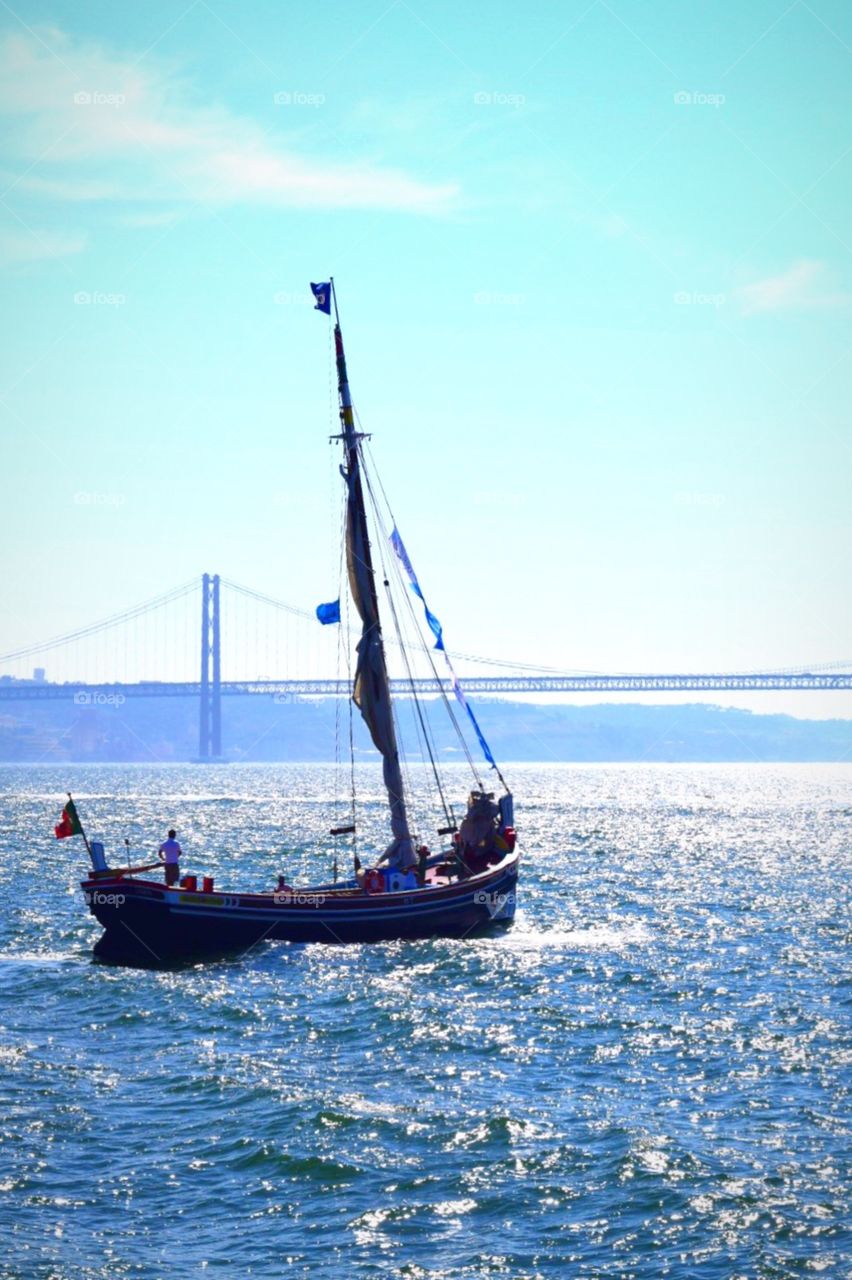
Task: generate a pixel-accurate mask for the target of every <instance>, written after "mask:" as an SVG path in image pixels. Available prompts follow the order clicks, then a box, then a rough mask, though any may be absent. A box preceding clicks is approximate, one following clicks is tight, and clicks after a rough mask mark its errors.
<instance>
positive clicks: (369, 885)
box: [364, 867, 385, 893]
mask: <svg viewBox="0 0 852 1280" xmlns="http://www.w3.org/2000/svg"><path fill="white" fill-rule="evenodd" d="M384 888H385V878H384V876H383V875H382V873H381V871H379V870H378V869H377V868H376V867H372V868H371V869H370V870H369V871H368V872H367V873H366V875H365V876H364V892H365V893H383V892H384Z"/></svg>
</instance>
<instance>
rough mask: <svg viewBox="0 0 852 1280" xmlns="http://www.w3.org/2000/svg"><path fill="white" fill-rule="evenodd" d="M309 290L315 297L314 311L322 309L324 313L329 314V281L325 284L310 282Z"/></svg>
mask: <svg viewBox="0 0 852 1280" xmlns="http://www.w3.org/2000/svg"><path fill="white" fill-rule="evenodd" d="M311 290H312V292H313V295H314V297H315V298H316V305H315V306H314V311H322V312H324V313H325V315H327V316H330V315H331V281H328V282H327V283H326V284H312V285H311Z"/></svg>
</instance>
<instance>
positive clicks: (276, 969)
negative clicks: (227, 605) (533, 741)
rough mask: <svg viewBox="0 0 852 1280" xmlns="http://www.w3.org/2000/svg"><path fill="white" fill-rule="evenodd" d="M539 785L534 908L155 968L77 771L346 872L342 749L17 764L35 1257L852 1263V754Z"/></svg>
mask: <svg viewBox="0 0 852 1280" xmlns="http://www.w3.org/2000/svg"><path fill="white" fill-rule="evenodd" d="M451 772H452V771H451ZM68 775H70V777H71V781H70V783H69V782H68ZM510 776H511V777H512V780H513V783H514V788H515V794H516V803H517V824H518V827H519V830H520V837H521V844H522V848H523V850H524V862H523V865H522V880H521V888H520V896H519V902H520V906H519V911H518V916H517V919H516V921H515V923H514V925H513V927H512V928H511V929H510V930H508V931H506V932H502V933H497V934H494V935H491V936H488V937H483V938H477V939H475V940H467V941H463V942H458V941H450V940H441V939H435V940H431V941H424V942H416V943H390V944H381V945H374V946H353V947H349V948H338V947H325V946H320V945H312V946H290V945H287V944H269V943H267V944H264V945H263V946H261V947H259V948H257V949H256V950H254V951H252V952H251V953H250V954H248V955H246V956H244V957H243V958H241V959H239V960H229V961H220V962H216V963H211V964H199V965H190V966H187V967H184V968H182V969H177V970H173V971H169V972H149V971H141V970H131V969H116V968H109V967H106V966H103V965H99V964H97V963H93V962H92V959H91V947H92V945H93V943H94V941H95V939H96V937H97V935H98V929H97V926H96V924H95V922H94V921H93V920H92V919H91V918H90V917H89V916H88V914H87V913H86V911H85V908H84V905H83V903H82V900H81V895H80V892H79V879H80V875H81V873H82V872H83V871H84V870H85V861H84V859H85V853H84V851H83V850H82V848H81V846H80V842H79V841H64V842H63V843H62V844H57V842H56V841H55V840H53V838H52V826H53V823H54V822H55V821H56V819H57V818H58V815H59V810H60V809H61V805H62V800H63V796H64V790H65V787H66V785H71V786H72V790H73V791H74V794H75V798H76V799H77V801H78V806H79V809H80V812H81V815H82V816H83V818H84V820H85V821H86V823H87V826H88V828H89V830H90V832H91V833H92V834H95V833H98V834H100V835H102V836H103V837H104V838H105V840H106V842H107V846H108V850H109V851H112V852H113V854H114V853H115V851H116V850H119V851H120V850H121V849H122V848H123V840H124V837H125V835H126V836H127V837H128V838H129V840H130V843H131V849H132V850H133V856H134V857H137V856H139V857H142V856H144V855H146V854H148V853H150V852H151V851H152V849H155V848H156V846H157V844H158V843H159V841H160V839H162V836H163V833H164V830H165V828H166V826H168V825H169V824H172V823H173V824H174V825H175V826H177V827H178V830H179V838H180V839H181V842H182V844H183V846H184V849H185V851H186V855H187V856H186V864H187V868H188V869H190V870H192V871H196V872H198V873H199V874H206V873H209V874H214V875H215V877H216V882H217V885H218V886H221V887H228V886H235V887H236V886H239V887H256V888H261V887H264V888H268V887H271V885H272V884H274V881H275V877H276V876H277V874H278V873H279V872H280V871H286V873H287V875H288V878H291V879H292V880H293V881H295V882H297V883H307V882H310V881H311V880H320V881H321V880H323V879H326V878H328V877H329V876H330V871H331V862H332V857H333V847H332V840H331V838H330V837H329V835H328V831H329V828H330V827H331V826H332V825H335V823H336V822H337V821H338V820H339V819H340V810H341V806H342V807H343V808H344V810H345V798H344V799H342V800H339V799H338V794H339V788H338V785H337V782H338V780H337V779H336V775H335V771H334V769H333V768H329V767H326V766H321V765H316V766H314V765H311V766H297V765H280V766H265V767H248V766H209V767H206V768H205V767H193V766H185V767H173V768H154V767H151V768H148V767H143V766H99V767H75V768H73V769H67V770H65V771H64V772H62V773H60V771H58V770H57V769H56V768H55V767H28V768H24V767H20V768H18V767H15V768H5V769H3V770H0V790H1V791H2V797H3V821H2V833H3V834H2V840H3V844H4V849H3V858H2V860H0V878H2V895H0V900H2V918H0V975H2V984H0V1000H2V1032H0V1067H2V1085H0V1091H2V1118H0V1143H2V1146H0V1152H1V1153H2V1154H0V1186H2V1190H3V1193H4V1194H3V1199H2V1202H0V1225H2V1229H3V1236H4V1240H5V1244H6V1247H5V1252H4V1256H3V1257H2V1259H0V1275H3V1276H10V1277H12V1276H14V1277H26V1278H27V1280H29V1277H44V1278H45V1280H48V1278H51V1280H54V1278H55V1280H66V1278H67V1280H71V1278H72V1277H73V1278H75V1280H76V1278H77V1277H81V1278H85V1280H96V1278H98V1280H99V1278H104V1280H106V1278H109V1280H114V1278H115V1277H125V1276H126V1277H139V1278H145V1280H147V1278H148V1277H150V1278H151V1280H154V1278H157V1280H159V1277H161V1276H163V1275H166V1274H168V1275H170V1276H171V1275H174V1276H182V1275H187V1276H193V1275H201V1274H208V1275H209V1274H214V1275H215V1274H218V1275H222V1276H226V1277H230V1276H237V1275H239V1276H264V1277H265V1276H269V1277H273V1276H275V1277H277V1276H281V1275H285V1274H287V1275H289V1274H293V1275H305V1276H307V1275H311V1276H328V1277H334V1276H341V1275H357V1276H361V1275H363V1276H365V1277H366V1276H374V1275H388V1276H394V1275H405V1276H410V1277H417V1278H419V1277H429V1278H432V1277H453V1278H456V1277H473V1276H477V1277H478V1276H486V1275H487V1276H505V1277H511V1278H512V1280H516V1278H517V1277H527V1276H529V1277H535V1276H551V1275H557V1274H559V1275H570V1276H581V1277H605V1276H611V1277H624V1276H631V1277H637V1278H642V1280H645V1278H646V1277H647V1280H651V1278H652V1277H654V1278H656V1277H659V1276H671V1277H677V1278H680V1277H693V1276H695V1277H698V1278H699V1280H704V1278H705V1277H706V1280H731V1278H732V1277H734V1276H736V1277H743V1278H745V1277H748V1280H770V1278H772V1280H775V1278H779V1280H780V1278H786V1277H790V1276H797V1275H803V1276H807V1275H823V1276H825V1275H828V1276H838V1277H840V1276H843V1275H845V1274H847V1273H848V1270H849V1265H850V1248H849V1236H848V1229H847V1226H846V1221H847V1205H848V1192H849V1182H848V1153H849V1148H850V1143H849V1122H848V1096H847V1094H846V1093H845V1092H844V1075H843V1072H844V1070H846V1071H848V1065H849V1052H850V1046H849V1035H848V1013H849V977H848V959H847V956H848V951H847V948H848V941H849V897H850V892H849V862H850V858H849V850H850V837H852V810H850V791H852V787H851V786H850V783H852V773H850V771H849V769H848V768H846V767H843V766H807V767H793V766H755V767H754V768H746V767H742V766H710V765H702V766H660V765H655V766H642V765H640V766H595V767H582V766H537V765H524V766H517V767H515V768H514V769H512V770H511V775H510ZM369 781H370V784H371V790H370V794H371V797H372V803H371V806H370V809H369V811H368V813H367V815H366V817H365V819H364V830H365V843H366V834H373V833H374V835H373V838H374V839H376V840H377V841H380V840H381V837H382V829H383V820H384V814H383V807H382V805H381V796H380V789H379V775H378V772H376V773H375V776H373V777H371V778H369ZM465 786H466V784H465V783H464V781H463V779H462V775H461V773H460V772H459V774H458V786H457V791H458V799H459V801H462V800H463V798H464V792H465ZM347 850H348V846H345V845H344V846H343V847H342V848H341V849H340V851H339V852H340V863H341V870H342V871H343V870H344V869H346V868H348V856H349V855H348V852H347Z"/></svg>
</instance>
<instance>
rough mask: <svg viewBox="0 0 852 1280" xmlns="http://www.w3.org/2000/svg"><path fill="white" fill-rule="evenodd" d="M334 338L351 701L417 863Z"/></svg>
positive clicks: (348, 402)
mask: <svg viewBox="0 0 852 1280" xmlns="http://www.w3.org/2000/svg"><path fill="white" fill-rule="evenodd" d="M334 342H335V351H336V355H337V381H338V390H339V394H340V417H341V422H342V425H343V443H344V447H345V450H346V465H345V467H344V468H342V471H343V475H344V478H345V480H346V485H347V510H346V566H347V570H348V573H349V586H350V590H351V592H352V599H353V600H354V602H355V607H356V609H357V610H358V614H359V616H360V618H361V622H362V630H361V639H360V640H359V642H358V647H357V655H358V657H357V663H356V667H355V681H354V687H353V692H352V699H353V701H354V703H355V705H356V706H357V708H358V710H359V711H360V712H361V716H362V717H363V719H364V723H365V724H366V725H367V728H368V729H369V730H370V737H371V738H372V739H373V743H374V745H375V747H376V750H377V751H379V752H380V753H381V757H382V772H383V775H384V782H385V787H386V788H387V793H388V804H389V806H390V817H391V831H392V833H393V844H392V846H391V848H392V850H393V860H394V861H397V860H398V861H399V862H400V863H401V864H402V865H403V866H408V865H410V864H411V863H413V862H415V861H416V856H415V854H414V850H413V846H412V841H411V835H410V833H409V830H408V817H407V814H406V808H405V795H404V792H403V786H402V773H401V770H400V765H399V749H398V747H397V741H396V729H395V727H394V720H393V711H392V708H391V697H390V682H389V680H388V670H387V662H386V660H385V650H384V643H383V641H382V629H381V621H380V618H379V604H378V596H377V593H376V582H375V574H374V571H373V562H372V554H371V551H370V540H369V535H368V532H367V515H366V510H365V506H364V491H363V486H362V483H361V454H360V448H359V440H358V434H357V432H356V431H355V423H354V417H353V413H352V399H351V396H350V392H349V381H348V377H347V373H346V357H345V355H344V352H343V338H342V335H341V332H340V325H339V324H336V325H335V328H334Z"/></svg>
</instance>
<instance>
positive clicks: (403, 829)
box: [57, 279, 520, 965]
mask: <svg viewBox="0 0 852 1280" xmlns="http://www.w3.org/2000/svg"><path fill="white" fill-rule="evenodd" d="M311 288H312V290H313V293H314V297H315V299H316V307H315V309H316V310H319V311H320V312H322V313H323V314H325V315H327V316H329V318H331V312H332V307H333V309H334V321H333V323H334V358H335V363H336V368H337V389H338V400H339V416H340V433H339V435H337V436H334V437H333V439H334V440H339V441H340V443H341V445H342V450H343V463H342V465H341V468H340V471H341V475H342V477H343V482H344V503H345V520H344V527H345V532H344V541H345V562H346V568H347V575H346V576H347V579H348V591H349V597H350V598H351V602H352V605H353V606H354V610H355V616H356V619H357V622H360V635H359V636H358V640H357V645H356V646H355V655H354V658H355V670H354V678H353V681H352V698H351V705H350V714H351V713H352V708H353V707H354V708H356V709H357V711H358V712H359V713H360V716H361V718H362V720H363V722H364V724H365V725H366V728H367V730H368V731H369V736H370V739H371V740H372V744H373V746H374V748H375V750H376V751H377V752H378V754H379V756H380V758H381V764H382V780H383V784H384V789H385V791H386V794H387V826H388V832H387V834H388V837H389V841H388V843H387V845H386V847H385V848H384V849H380V848H379V849H371V850H370V852H369V854H368V853H366V852H365V851H364V850H363V847H359V848H360V856H359V854H358V853H356V854H355V855H354V856H353V872H352V875H351V876H350V877H349V878H347V879H345V880H338V879H337V877H336V868H335V878H334V879H333V880H332V881H331V882H330V883H319V884H310V885H305V886H302V887H296V888H292V887H289V886H287V885H286V884H284V883H283V878H282V880H281V881H279V884H278V886H277V887H275V888H270V889H269V891H267V892H249V893H244V892H240V891H239V890H236V889H230V888H229V889H227V890H224V891H223V890H217V889H216V887H215V883H214V880H213V878H212V877H209V876H205V877H203V878H202V881H201V886H200V887H199V885H198V878H197V877H196V876H191V875H184V876H183V877H182V878H181V879H180V880H179V881H178V882H177V883H175V884H172V885H167V884H164V883H162V882H160V881H156V880H153V879H150V878H145V872H146V871H150V870H151V865H150V864H149V865H146V866H142V867H110V866H109V865H108V863H107V859H106V854H105V852H104V849H103V845H102V844H100V843H98V842H95V841H93V842H91V843H90V842H89V840H88V838H87V837H86V836H85V833H84V832H83V830H82V826H81V824H80V823H79V819H78V817H77V814H76V811H73V816H74V822H73V823H70V822H69V823H66V826H65V829H64V830H63V831H62V834H82V835H83V837H84V839H85V841H86V846H87V849H88V851H89V854H90V857H91V861H92V872H91V874H90V875H89V876H87V878H86V879H85V880H83V882H82V885H81V887H82V889H83V893H84V896H85V900H86V902H87V904H88V906H89V910H90V911H91V913H92V915H94V916H95V917H96V919H97V920H98V921H99V923H100V924H101V925H102V926H103V929H104V933H103V935H102V936H101V938H100V939H99V940H98V942H97V943H96V945H95V948H94V953H95V955H96V956H97V957H99V958H100V959H103V960H107V961H111V962H116V963H127V964H141V965H158V964H162V963H169V962H173V961H175V960H183V959H189V958H195V957H203V956H210V955H214V954H225V953H229V952H234V951H245V950H247V949H249V948H251V947H253V946H254V945H256V944H258V943H260V942H262V941H265V940H285V941H289V942H325V943H361V942H380V941H387V940H393V939H414V938H426V937H434V936H444V937H454V938H466V937H470V936H472V935H474V934H476V933H478V932H480V931H482V930H485V929H490V928H493V927H495V926H498V925H505V924H507V923H509V922H510V921H511V920H512V918H513V917H514V914H515V903H516V886H517V879H518V865H519V859H520V852H519V850H518V848H517V845H516V832H515V826H514V801H513V797H512V793H511V791H510V789H509V788H508V786H507V785H506V783H505V780H504V778H503V775H502V773H501V771H500V769H499V767H498V765H497V763H496V761H495V759H494V757H493V755H492V753H491V750H490V748H489V746H488V743H487V741H486V739H485V737H484V734H483V732H482V730H481V728H480V726H479V723H478V721H477V719H476V716H475V714H474V711H473V708H472V707H471V705H470V703H469V701H468V699H467V698H466V696H465V694H464V691H463V689H462V686H461V683H460V681H459V679H458V677H457V676H456V673H455V670H454V668H453V666H452V662H451V659H450V657H449V654H448V653H447V650H446V646H445V644H444V639H443V630H442V628H441V625H440V623H439V622H438V620H437V618H436V617H435V615H434V614H432V613H431V611H430V610H429V609H428V607H427V605H426V601H425V596H424V594H423V591H422V589H421V586H420V583H419V580H418V578H417V576H416V574H415V572H414V568H413V565H412V563H411V559H410V557H409V555H408V552H407V550H406V548H405V544H404V543H403V541H402V538H401V536H400V534H399V531H398V529H397V527H396V524H395V523H394V526H393V530H392V532H391V533H390V534H389V535H387V534H386V535H385V538H384V539H383V540H382V544H381V557H382V566H381V573H379V572H377V568H376V565H375V564H374V546H375V545H376V544H377V538H378V536H379V535H378V533H377V532H373V533H372V536H371V520H370V518H369V517H370V515H372V525H373V530H374V531H375V530H376V526H377V523H378V522H379V521H380V515H379V511H378V507H377V504H376V502H375V500H374V493H375V490H374V487H373V484H372V480H371V476H370V473H369V471H368V469H367V457H366V449H365V441H366V439H367V437H366V436H365V434H364V433H363V432H361V431H360V430H358V429H357V427H356V418H355V411H354V408H353V403H352V396H351V393H350V387H349V377H348V373H347V368H346V356H345V353H344V347H343V335H342V332H341V327H340V316H339V313H338V307H337V296H336V292H335V288H334V281H333V279H332V280H329V281H328V282H327V283H321V284H312V285H311ZM368 497H369V499H370V502H371V507H370V510H369V511H368V503H367V499H368ZM385 547H388V548H389V550H388V555H389V557H390V558H391V559H392V561H393V563H394V564H395V565H396V567H397V569H398V571H399V577H400V581H402V582H403V583H404V584H407V587H408V588H409V589H410V593H411V595H413V596H414V597H415V600H416V601H417V607H418V609H419V608H420V607H421V606H422V611H423V616H424V619H425V624H426V625H425V630H424V636H428V638H429V650H428V656H429V661H430V664H431V667H432V671H433V672H434V673H435V675H436V676H437V668H436V667H435V665H434V661H433V659H434V657H435V655H436V651H437V653H438V654H440V655H441V656H442V657H443V660H444V662H445V663H446V668H447V673H446V675H445V676H443V677H441V678H440V679H439V680H438V681H437V688H438V691H439V699H438V701H439V702H442V703H443V706H444V709H445V710H447V711H448V712H449V713H450V720H451V721H452V724H453V726H454V727H455V728H456V730H457V731H458V732H459V734H460V739H461V740H464V734H462V732H461V724H460V722H461V723H462V724H466V725H467V726H468V730H472V734H473V737H474V738H475V739H476V741H477V743H478V747H479V749H480V750H481V751H482V753H483V754H484V757H485V760H486V763H487V764H488V766H489V768H490V769H491V770H492V771H493V774H494V775H495V777H496V778H497V779H499V783H500V787H501V791H500V794H499V795H497V789H496V788H495V790H487V789H486V786H485V784H484V783H483V782H482V779H481V777H480V775H479V772H478V770H477V768H476V766H475V765H474V763H473V759H472V756H471V754H470V752H469V750H467V748H465V751H466V755H467V759H468V762H469V763H470V765H471V768H472V770H473V780H474V783H475V785H474V786H473V787H472V788H471V790H470V792H469V794H468V796H467V801H466V811H465V813H464V817H463V818H462V819H461V820H460V821H457V820H456V817H455V809H454V808H453V806H452V805H451V804H450V803H449V802H448V801H447V799H446V787H445V784H442V783H441V779H440V773H439V770H438V767H437V761H436V755H437V752H436V751H435V750H434V748H433V745H429V744H430V743H434V739H433V738H431V737H430V734H429V730H428V724H427V720H428V711H427V709H425V708H424V706H423V702H422V699H421V697H420V692H421V691H422V682H418V681H417V680H416V679H415V678H414V677H413V676H411V674H410V673H411V665H410V664H409V663H408V662H407V661H406V663H405V666H406V670H407V671H408V672H409V676H410V683H409V688H408V691H407V696H408V699H409V700H410V706H413V707H414V715H415V718H416V721H417V723H418V724H419V726H420V727H421V728H422V730H423V735H422V736H423V737H424V740H425V742H426V744H427V748H428V756H429V763H430V764H431V766H432V767H433V768H434V770H435V776H436V779H437V782H438V790H439V796H440V800H441V805H442V808H443V825H442V826H437V825H436V826H435V828H434V830H435V834H437V835H438V837H439V839H440V840H444V839H446V847H443V848H441V849H439V850H438V851H437V852H435V853H433V852H431V850H430V849H429V847H428V845H427V844H426V843H425V842H424V841H423V839H422V836H423V829H422V827H421V828H420V829H418V828H417V827H416V826H415V823H414V821H413V818H412V811H411V805H410V797H409V795H408V793H407V791H406V786H405V782H404V778H403V767H402V763H401V758H400V746H399V730H398V723H399V721H398V710H399V703H400V702H401V701H402V699H400V698H398V697H397V696H396V694H397V681H395V680H394V681H393V682H392V681H391V678H390V675H389V670H388V649H387V642H386V637H385V631H384V629H383V616H382V610H381V609H380V605H379V600H380V591H379V586H380V584H381V585H382V586H384V587H387V586H388V585H389V584H388V581H387V577H386V573H387V568H386V566H385V565H384V555H385ZM408 598H409V600H410V596H409V597H408ZM391 613H392V615H393V620H394V622H396V620H397V614H396V611H395V610H394V609H393V608H391ZM317 615H318V618H319V620H320V621H321V622H323V623H326V624H330V623H335V622H336V623H338V624H339V623H340V601H339V600H338V601H335V602H333V603H332V604H329V605H321V606H320V607H319V608H318V610H317ZM357 629H358V628H357V625H356V631H357ZM393 643H399V644H400V645H401V646H403V645H404V641H403V637H402V635H401V633H398V635H397V639H396V640H395V641H393ZM424 651H425V646H424ZM451 696H453V697H455V699H456V702H457V704H458V706H459V707H460V709H461V714H460V715H459V716H457V715H456V714H455V712H454V711H453V708H452V704H451V702H450V697H451ZM355 799H356V797H355V796H353V808H354V801H355ZM69 804H71V806H72V810H73V802H72V801H71V798H70V797H69ZM64 816H65V815H63V817H64ZM75 824H76V827H79V831H77V830H76V827H75V829H74V830H72V829H71V828H72V827H74V826H75ZM356 825H357V824H356V822H354V821H353V822H352V823H350V824H347V825H345V826H337V827H333V828H331V829H330V831H331V834H332V835H334V836H340V835H350V834H351V835H352V836H353V838H354V836H355V832H356ZM57 835H60V827H57ZM154 865H156V864H154Z"/></svg>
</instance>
